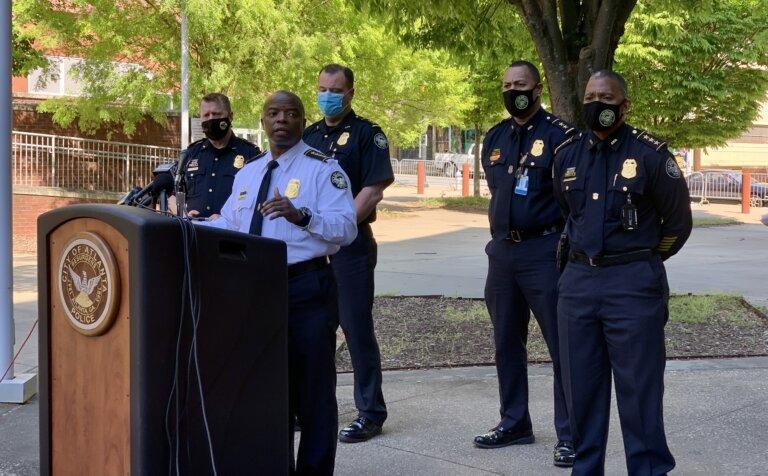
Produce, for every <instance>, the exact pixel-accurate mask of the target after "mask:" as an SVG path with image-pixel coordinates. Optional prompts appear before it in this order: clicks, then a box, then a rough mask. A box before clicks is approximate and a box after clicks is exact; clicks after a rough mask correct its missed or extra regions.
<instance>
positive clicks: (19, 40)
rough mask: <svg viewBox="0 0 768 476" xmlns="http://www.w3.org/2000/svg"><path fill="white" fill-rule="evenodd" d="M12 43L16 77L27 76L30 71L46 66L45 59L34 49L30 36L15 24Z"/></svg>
mask: <svg viewBox="0 0 768 476" xmlns="http://www.w3.org/2000/svg"><path fill="white" fill-rule="evenodd" d="M11 41H12V45H11V47H12V50H13V63H12V68H13V69H12V71H13V75H14V76H25V75H27V74H28V73H29V72H30V71H32V70H34V69H36V68H41V67H43V66H45V63H46V61H45V58H44V57H43V55H42V54H40V52H39V51H36V50H35V49H34V48H33V47H32V39H31V38H30V36H29V34H28V33H26V32H23V31H22V30H21V28H20V27H19V26H18V25H17V24H16V23H15V22H14V23H13V26H12V37H11Z"/></svg>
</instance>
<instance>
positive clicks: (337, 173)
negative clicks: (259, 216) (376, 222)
mask: <svg viewBox="0 0 768 476" xmlns="http://www.w3.org/2000/svg"><path fill="white" fill-rule="evenodd" d="M307 154H309V155H307ZM323 157H324V156H323V155H322V153H320V152H318V151H317V150H315V149H313V148H312V147H310V146H308V145H307V144H305V143H304V141H300V142H299V143H298V144H296V145H295V146H293V147H292V148H290V149H289V150H287V151H286V152H284V153H283V154H282V155H281V156H280V157H278V158H277V159H276V160H277V163H278V167H277V168H276V169H274V170H273V171H272V179H271V185H270V187H269V193H268V194H267V200H269V199H271V198H273V197H274V196H275V187H277V189H278V190H279V191H280V195H282V196H284V197H288V198H289V199H290V200H291V202H292V203H293V206H294V207H296V208H301V207H306V208H308V209H309V210H310V211H311V212H312V219H311V220H310V222H309V225H307V227H306V228H300V227H299V226H297V225H294V224H293V223H291V222H289V221H288V220H286V219H285V218H283V217H280V218H276V219H274V220H270V219H269V217H268V216H265V217H264V221H263V224H262V230H261V236H263V237H265V238H273V239H276V240H281V241H284V242H285V243H286V244H287V245H288V246H287V248H288V264H294V263H299V262H302V261H306V260H309V259H312V258H318V257H321V256H328V255H332V254H334V253H336V252H337V251H339V249H340V248H341V247H342V246H345V245H348V244H350V243H352V241H354V239H355V237H356V236H357V220H356V215H355V204H354V200H353V199H352V191H351V190H350V188H349V178H348V177H347V175H346V174H345V173H344V171H343V170H342V169H341V167H340V166H339V164H338V162H337V161H336V160H333V159H327V160H323ZM270 160H272V153H271V152H269V151H267V152H266V154H264V155H263V156H262V157H261V158H259V159H257V160H254V161H253V162H250V163H248V164H247V165H246V166H245V167H243V168H242V170H240V171H239V172H238V173H237V175H235V181H234V183H233V184H232V194H231V195H230V196H229V198H228V199H227V201H226V203H224V207H222V209H221V217H220V218H218V219H216V220H212V221H208V222H199V223H201V224H205V225H208V226H213V227H216V228H226V229H228V230H235V231H241V232H243V233H248V232H249V230H250V227H251V219H252V218H253V214H254V212H255V211H256V205H257V203H256V201H257V197H258V194H259V187H260V186H261V181H262V179H263V178H264V174H265V173H266V171H267V164H268V163H269V161H270ZM257 213H258V212H257Z"/></svg>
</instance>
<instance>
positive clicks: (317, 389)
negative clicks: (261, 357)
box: [286, 267, 339, 475]
mask: <svg viewBox="0 0 768 476" xmlns="http://www.w3.org/2000/svg"><path fill="white" fill-rule="evenodd" d="M288 294H289V299H290V300H289V310H288V362H289V370H288V371H289V384H288V385H289V394H290V407H289V408H290V413H289V416H290V418H289V422H286V423H287V424H289V425H290V428H291V431H290V432H289V434H290V435H291V438H290V445H291V454H293V436H292V435H293V421H294V418H298V420H299V422H301V438H300V440H299V453H298V456H297V458H296V462H295V465H292V466H293V467H292V468H291V474H300V475H310V474H311V475H331V474H333V468H334V464H335V459H336V434H337V432H338V431H339V417H338V407H337V404H336V361H335V357H336V328H337V327H338V325H339V321H338V307H337V302H336V282H335V280H334V278H333V272H332V271H331V268H330V267H325V268H322V269H318V270H313V271H308V272H306V273H303V274H301V275H298V276H295V277H293V278H291V279H290V281H289V283H288Z"/></svg>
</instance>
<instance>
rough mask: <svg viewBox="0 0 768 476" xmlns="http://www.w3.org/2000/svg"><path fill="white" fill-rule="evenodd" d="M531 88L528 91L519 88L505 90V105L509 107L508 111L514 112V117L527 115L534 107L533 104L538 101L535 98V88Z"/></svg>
mask: <svg viewBox="0 0 768 476" xmlns="http://www.w3.org/2000/svg"><path fill="white" fill-rule="evenodd" d="M534 89H536V88H531V89H529V90H527V91H522V90H519V89H510V90H508V91H504V92H503V93H502V95H503V96H504V107H505V108H507V112H509V113H510V114H512V116H513V117H525V116H527V115H528V113H529V112H531V109H533V105H534V104H535V103H536V101H534V99H533V90H534Z"/></svg>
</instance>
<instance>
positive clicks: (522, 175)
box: [515, 153, 528, 196]
mask: <svg viewBox="0 0 768 476" xmlns="http://www.w3.org/2000/svg"><path fill="white" fill-rule="evenodd" d="M527 158H528V154H527V153H526V154H524V155H523V156H522V157H521V158H520V163H519V165H518V169H517V177H516V178H517V182H516V184H515V195H521V196H525V195H528V169H526V168H523V164H524V163H525V160H526V159H527Z"/></svg>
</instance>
